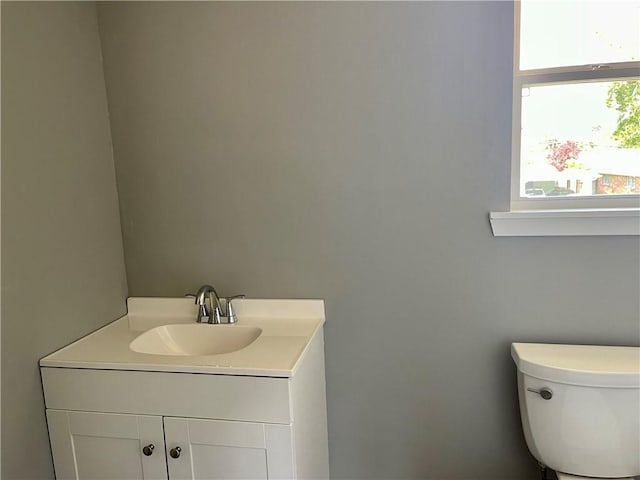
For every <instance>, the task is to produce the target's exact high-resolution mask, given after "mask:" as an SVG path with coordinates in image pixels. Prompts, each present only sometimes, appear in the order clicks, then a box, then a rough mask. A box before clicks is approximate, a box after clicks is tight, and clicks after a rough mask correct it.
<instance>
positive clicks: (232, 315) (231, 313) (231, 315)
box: [227, 293, 245, 323]
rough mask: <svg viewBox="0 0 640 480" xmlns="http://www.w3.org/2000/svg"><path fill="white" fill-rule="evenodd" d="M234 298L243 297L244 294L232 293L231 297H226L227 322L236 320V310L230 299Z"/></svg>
mask: <svg viewBox="0 0 640 480" xmlns="http://www.w3.org/2000/svg"><path fill="white" fill-rule="evenodd" d="M236 298H245V295H244V294H243V293H241V294H240V295H234V296H233V297H227V318H228V322H229V323H236V322H237V321H238V320H237V319H236V312H235V311H234V310H233V302H232V300H234V299H236Z"/></svg>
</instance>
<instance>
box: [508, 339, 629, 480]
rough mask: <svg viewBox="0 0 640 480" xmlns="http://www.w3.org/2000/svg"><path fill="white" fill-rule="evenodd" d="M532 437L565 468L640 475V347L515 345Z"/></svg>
mask: <svg viewBox="0 0 640 480" xmlns="http://www.w3.org/2000/svg"><path fill="white" fill-rule="evenodd" d="M511 356H512V357H513V360H514V361H515V363H516V365H517V367H518V396H519V400H520V415H521V419H522V427H523V430H524V436H525V439H526V442H527V446H528V447H529V450H530V451H531V453H532V454H533V456H534V457H535V458H536V459H537V460H538V461H539V462H540V463H542V464H544V465H545V466H547V467H550V468H553V469H554V470H558V471H560V472H566V473H571V474H574V475H582V476H589V477H603V478H615V477H630V476H636V475H640V348H638V347H607V346H592V345H554V344H534V343H514V344H512V346H511Z"/></svg>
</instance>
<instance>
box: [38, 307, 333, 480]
mask: <svg viewBox="0 0 640 480" xmlns="http://www.w3.org/2000/svg"><path fill="white" fill-rule="evenodd" d="M127 305H128V314H127V315H126V316H125V317H122V318H120V319H118V320H116V321H115V322H112V323H111V324H109V325H107V326H105V327H103V328H102V329H100V330H98V331H96V332H94V333H92V334H91V335H88V336H87V337H84V338H83V339H80V340H78V341H76V342H74V343H72V344H71V345H68V346H67V347H64V348H62V349H60V350H59V351H57V352H54V353H52V354H51V355H49V356H47V357H45V358H43V359H42V360H41V361H40V373H41V376H42V386H43V390H44V399H45V405H46V408H47V422H48V427H49V437H50V442H51V451H52V454H53V462H54V468H55V473H56V478H57V480H98V479H100V480H107V479H109V480H134V479H145V480H148V479H154V480H156V479H158V480H159V479H165V480H167V479H168V480H196V479H197V480H213V479H224V480H231V479H264V480H273V479H291V480H298V479H299V480H302V479H310V478H314V479H322V478H329V459H328V445H327V416H326V393H325V372H324V337H323V329H322V326H323V323H324V303H323V302H322V301H321V300H261V299H246V300H243V301H239V302H238V304H237V313H238V315H239V318H240V320H239V322H238V323H239V324H240V325H241V326H240V327H234V326H231V327H229V326H226V328H224V330H223V329H221V330H219V331H220V332H221V334H222V333H225V335H226V337H225V338H229V333H231V332H232V329H234V328H238V332H241V331H242V329H243V328H246V327H247V326H249V327H251V328H253V329H258V330H259V331H260V335H259V336H258V337H257V338H256V339H255V341H252V342H251V343H250V344H249V345H247V346H244V347H241V348H237V347H234V349H231V350H232V351H230V352H227V353H220V354H215V355H214V354H210V355H195V354H191V355H174V356H171V355H166V354H157V355H151V354H144V353H141V352H139V351H136V350H135V349H132V348H130V345H131V344H132V341H133V340H134V339H138V338H140V336H141V335H143V334H144V333H145V332H148V331H151V329H154V328H157V327H158V326H159V325H170V324H178V323H186V324H194V318H195V314H196V313H197V312H196V310H195V305H194V304H193V300H190V299H135V298H134V299H131V298H130V299H129V300H128V302H127ZM217 327H218V326H216V325H209V326H200V327H198V331H200V330H202V329H203V328H204V329H214V330H207V333H211V332H216V330H215V329H216V328H217ZM176 330H178V329H176ZM190 330H192V329H191V328H190ZM163 338H164V337H163ZM187 347H188V345H187Z"/></svg>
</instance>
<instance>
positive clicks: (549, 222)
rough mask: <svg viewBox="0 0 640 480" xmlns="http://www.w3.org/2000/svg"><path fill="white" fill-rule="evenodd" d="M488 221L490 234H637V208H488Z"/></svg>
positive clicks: (639, 210) (639, 223)
mask: <svg viewBox="0 0 640 480" xmlns="http://www.w3.org/2000/svg"><path fill="white" fill-rule="evenodd" d="M489 221H490V222H491V229H492V230H493V236H494V237H522V236H524V237H537V236H594V235H640V208H615V209H613V208H612V209H602V208H598V209H589V210H586V209H583V210H520V211H511V212H491V213H490V214H489Z"/></svg>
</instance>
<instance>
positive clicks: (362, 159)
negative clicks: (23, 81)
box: [99, 2, 640, 480]
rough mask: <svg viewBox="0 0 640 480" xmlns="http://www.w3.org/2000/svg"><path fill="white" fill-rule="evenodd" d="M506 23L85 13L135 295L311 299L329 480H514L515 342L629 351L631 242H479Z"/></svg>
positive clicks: (431, 7)
mask: <svg viewBox="0 0 640 480" xmlns="http://www.w3.org/2000/svg"><path fill="white" fill-rule="evenodd" d="M512 8H513V7H512V4H511V3H510V2H496V3H488V2H471V3H460V2H426V3H331V2H330V3H306V2H303V3H236V4H227V3H204V4H203V3H200V4H186V3H182V4H170V3H154V4H126V5H125V4H100V6H99V23H100V32H101V38H102V42H103V43H102V44H103V54H104V58H105V74H106V82H107V92H108V98H109V107H110V113H111V119H112V132H113V139H114V152H115V161H116V171H117V178H118V186H119V191H120V208H121V216H122V223H123V235H124V243H125V257H126V263H127V274H128V282H129V286H130V291H131V294H132V295H181V294H182V293H184V292H186V291H193V290H194V289H195V288H196V287H197V286H198V285H199V284H201V283H204V282H211V283H213V284H215V285H216V286H217V287H218V289H219V291H222V292H223V293H237V292H244V293H246V294H248V295H250V296H257V297H322V298H324V299H326V306H327V315H328V323H327V326H326V356H327V388H328V392H327V394H328V413H329V433H330V454H331V471H332V475H333V477H334V478H369V479H370V478H434V479H435V478H439V479H444V478H450V479H463V478H469V479H471V478H473V479H500V478H502V479H510V480H514V479H532V478H536V474H537V467H536V465H535V463H534V461H533V460H532V459H531V457H530V456H529V454H528V452H527V450H526V446H525V444H524V441H523V438H522V434H521V429H520V423H519V417H518V410H517V393H516V384H515V369H514V367H513V364H512V362H511V359H510V356H509V344H510V342H512V341H541V342H586V343H604V344H622V345H633V344H635V345H637V344H638V341H639V336H640V334H639V323H638V322H639V305H638V291H639V289H640V281H639V273H638V271H639V262H640V254H639V242H638V239H637V238H628V237H627V238H623V237H619V238H596V237H593V238H586V237H583V238H494V237H493V236H492V235H491V231H490V227H489V222H488V212H489V211H491V210H507V209H508V198H509V165H510V136H511V124H510V118H511V104H510V103H511V72H512V70H511V69H512V28H513V27H512V22H513V11H512Z"/></svg>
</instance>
